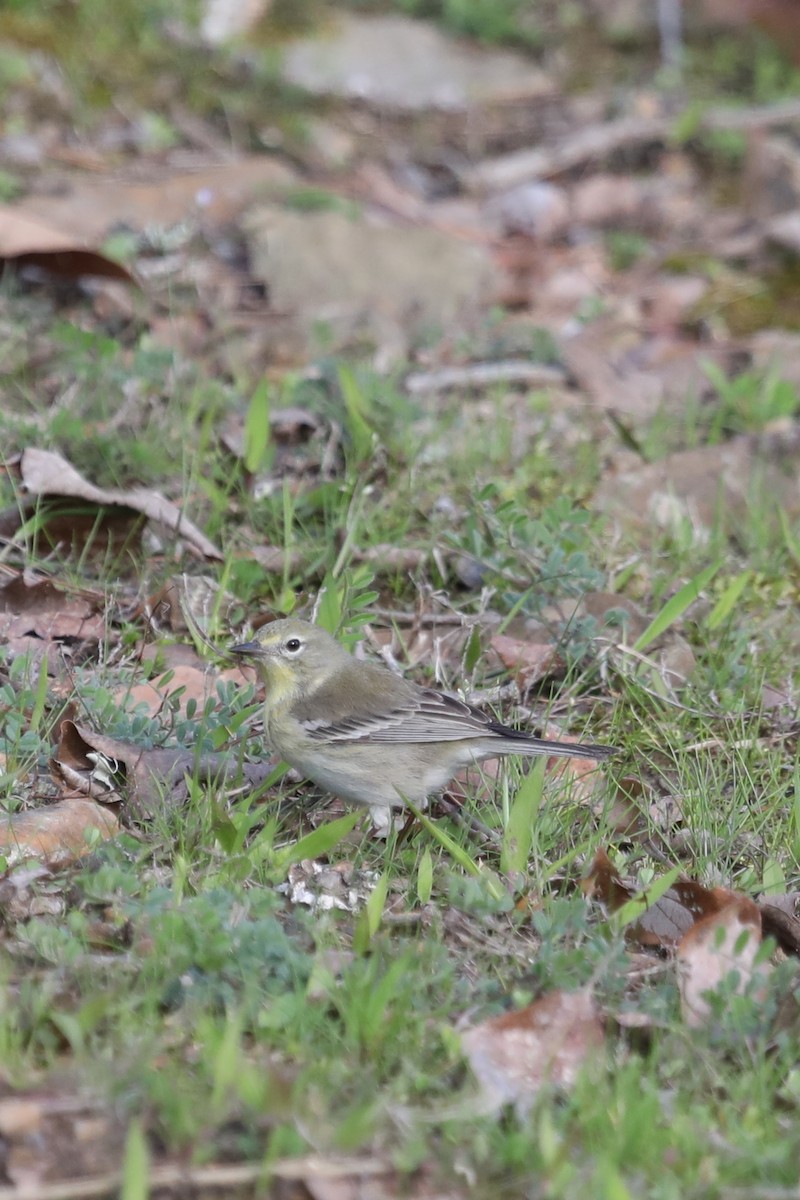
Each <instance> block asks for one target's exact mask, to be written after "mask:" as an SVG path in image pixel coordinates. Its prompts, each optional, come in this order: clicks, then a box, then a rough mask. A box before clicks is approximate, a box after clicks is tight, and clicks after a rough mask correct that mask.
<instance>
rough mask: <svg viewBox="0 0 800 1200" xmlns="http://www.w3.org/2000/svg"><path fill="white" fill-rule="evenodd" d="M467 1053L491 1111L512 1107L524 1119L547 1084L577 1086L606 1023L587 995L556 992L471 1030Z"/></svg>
mask: <svg viewBox="0 0 800 1200" xmlns="http://www.w3.org/2000/svg"><path fill="white" fill-rule="evenodd" d="M462 1042H463V1046H464V1052H465V1054H466V1056H467V1059H468V1060H469V1064H470V1066H471V1067H472V1070H473V1072H474V1074H475V1076H476V1078H477V1080H478V1083H479V1085H480V1089H481V1093H482V1096H483V1099H484V1101H485V1103H486V1107H487V1110H488V1111H496V1110H497V1109H499V1108H501V1107H502V1106H503V1105H504V1104H513V1105H514V1107H515V1108H516V1110H517V1113H518V1114H519V1115H520V1116H521V1117H522V1116H524V1115H525V1114H526V1113H527V1112H529V1111H530V1108H531V1106H532V1105H533V1102H534V1100H535V1099H536V1096H537V1095H538V1093H539V1091H540V1090H541V1088H542V1087H544V1086H545V1085H546V1084H554V1085H555V1086H556V1087H560V1088H570V1087H572V1086H573V1085H574V1083H575V1080H576V1078H577V1076H578V1072H579V1071H580V1070H581V1068H582V1067H583V1066H584V1064H585V1063H586V1062H587V1061H590V1060H591V1059H592V1058H593V1057H595V1056H597V1055H598V1054H599V1052H600V1051H601V1050H602V1047H603V1043H604V1033H603V1023H602V1021H601V1019H600V1016H599V1014H598V1011H597V1007H596V1005H595V1002H594V997H593V996H592V993H591V992H590V991H589V990H588V989H583V990H582V991H579V992H563V991H552V992H548V993H547V994H546V995H544V996H542V997H541V999H540V1000H537V1001H535V1003H533V1004H530V1005H528V1007H527V1008H523V1009H519V1010H518V1011H516V1012H511V1013H506V1014H505V1015H504V1016H502V1017H494V1018H492V1019H491V1020H489V1021H484V1022H483V1024H481V1025H476V1026H474V1028H472V1029H469V1030H467V1032H466V1033H465V1034H464V1035H463V1038H462Z"/></svg>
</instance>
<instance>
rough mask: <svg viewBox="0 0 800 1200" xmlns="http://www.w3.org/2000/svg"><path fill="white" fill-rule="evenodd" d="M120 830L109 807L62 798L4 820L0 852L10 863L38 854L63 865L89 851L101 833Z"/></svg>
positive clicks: (52, 863) (112, 833) (110, 834)
mask: <svg viewBox="0 0 800 1200" xmlns="http://www.w3.org/2000/svg"><path fill="white" fill-rule="evenodd" d="M118 832H119V822H118V820H117V818H116V817H115V816H114V814H113V813H112V812H110V811H109V810H108V809H107V808H101V807H100V805H99V804H94V803H93V802H92V801H91V800H77V799H69V800H61V801H60V802H59V803H58V804H52V805H50V806H49V807H47V808H37V809H29V810H27V811H26V812H16V813H10V814H9V815H8V817H7V818H6V819H5V820H0V855H2V856H3V857H4V858H5V860H6V862H7V863H8V864H9V866H13V865H14V864H15V863H19V862H22V861H23V860H24V859H28V858H35V859H38V860H40V861H41V862H44V863H47V864H48V865H50V866H59V867H61V866H65V865H67V864H68V863H71V862H75V860H76V859H78V858H81V857H82V856H83V855H84V854H87V853H89V851H90V850H91V849H92V848H93V847H94V844H95V841H96V840H97V838H98V837H99V838H100V839H101V840H105V839H106V838H111V837H114V836H115V835H116V834H117V833H118Z"/></svg>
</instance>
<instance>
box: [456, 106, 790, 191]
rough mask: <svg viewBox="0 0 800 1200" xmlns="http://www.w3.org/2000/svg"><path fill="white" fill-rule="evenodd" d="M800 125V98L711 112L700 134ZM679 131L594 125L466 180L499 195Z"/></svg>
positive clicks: (656, 123)
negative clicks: (500, 192)
mask: <svg viewBox="0 0 800 1200" xmlns="http://www.w3.org/2000/svg"><path fill="white" fill-rule="evenodd" d="M796 121H800V99H797V98H793V99H791V100H784V101H782V102H781V103H779V104H765V105H756V106H753V107H751V108H710V109H708V110H707V111H706V112H705V113H702V114H701V115H700V117H699V118H698V121H697V130H698V132H706V131H709V130H720V129H725V130H736V131H738V132H740V133H747V132H750V131H753V130H758V129H767V128H770V127H773V126H776V125H791V124H793V123H794V122H796ZM674 128H675V121H674V118H672V117H623V118H621V119H620V120H618V121H612V122H603V123H601V124H598V125H589V126H588V127H586V128H583V129H579V130H577V132H575V133H571V134H568V135H567V136H566V137H564V138H562V139H561V140H560V141H558V142H556V143H555V144H554V145H552V146H542V147H537V148H536V149H535V150H518V151H515V152H514V153H513V154H503V155H500V156H499V157H497V158H487V159H485V160H484V161H483V162H482V163H478V165H477V166H475V167H471V168H468V169H467V170H465V171H464V172H462V175H461V182H462V183H463V185H464V186H465V187H466V188H467V189H468V190H469V191H473V192H479V193H480V192H495V191H502V190H504V189H505V188H511V187H515V186H516V185H517V184H520V183H527V182H529V181H530V180H532V179H546V178H548V177H550V176H553V175H560V174H563V173H564V172H566V171H574V170H577V169H578V168H579V167H583V166H586V164H587V163H591V162H594V161H597V160H600V159H604V158H608V157H609V155H611V154H614V153H616V152H617V151H619V150H633V149H636V148H642V147H644V146H648V145H651V144H654V143H658V142H664V141H667V140H668V139H669V137H670V135H671V134H672V132H673V130H674Z"/></svg>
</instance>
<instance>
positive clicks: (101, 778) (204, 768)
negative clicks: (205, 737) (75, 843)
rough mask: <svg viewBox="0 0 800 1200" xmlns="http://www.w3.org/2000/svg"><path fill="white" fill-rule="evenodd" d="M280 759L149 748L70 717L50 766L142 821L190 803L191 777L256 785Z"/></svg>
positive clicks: (67, 781)
mask: <svg viewBox="0 0 800 1200" xmlns="http://www.w3.org/2000/svg"><path fill="white" fill-rule="evenodd" d="M275 762H276V760H275V759H274V758H270V759H267V760H266V761H264V762H260V763H243V764H240V763H239V762H237V760H236V758H235V756H233V755H231V754H225V753H219V754H201V755H198V754H196V752H195V751H194V750H185V749H183V748H181V747H176V748H174V749H167V748H163V747H162V748H159V749H155V750H148V749H145V747H143V746H135V745H132V744H131V743H130V742H122V741H119V740H118V739H117V738H110V737H105V736H104V735H103V734H100V733H94V731H93V730H91V729H87V728H86V726H83V725H77V724H76V723H75V722H74V721H70V720H65V721H62V722H61V725H60V726H59V744H58V746H57V748H56V751H55V753H54V755H53V757H52V759H51V760H50V769H51V771H52V773H53V776H54V778H55V779H56V782H58V783H59V784H61V786H62V787H65V788H69V789H71V790H74V791H80V792H82V793H83V794H84V795H87V796H92V797H94V798H96V799H98V800H105V802H106V803H108V802H114V803H116V802H118V801H122V810H121V813H120V816H121V819H122V820H123V821H136V822H138V821H148V820H151V819H152V818H153V817H154V816H155V815H156V814H157V813H159V812H163V811H165V809H166V810H169V809H172V808H179V807H180V806H181V805H183V804H185V803H186V800H187V799H188V787H187V782H186V780H187V777H190V778H194V779H198V780H199V781H200V782H203V783H207V784H211V783H215V782H219V781H220V780H225V781H230V782H231V785H232V786H239V785H241V784H244V785H246V786H247V787H248V788H250V789H255V788H258V787H260V786H261V784H263V783H264V781H265V780H266V779H267V778H268V776H269V775H270V773H271V772H272V770H273V768H274V767H275Z"/></svg>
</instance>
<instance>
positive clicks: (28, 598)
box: [0, 571, 107, 675]
mask: <svg viewBox="0 0 800 1200" xmlns="http://www.w3.org/2000/svg"><path fill="white" fill-rule="evenodd" d="M103 608H104V598H103V596H102V595H101V594H100V593H93V592H90V591H88V590H77V589H76V590H70V591H65V590H64V589H62V588H60V587H59V586H58V584H57V583H55V582H54V581H53V580H51V579H48V578H45V577H41V576H37V575H35V574H34V573H33V572H31V571H25V572H22V573H21V574H19V575H15V576H13V577H12V578H10V579H9V580H8V582H6V583H5V584H4V585H3V586H2V587H1V588H0V642H3V643H5V644H6V645H7V646H8V648H9V652H10V656H11V658H16V657H18V656H19V655H22V654H30V655H31V656H32V659H33V661H34V662H35V663H39V662H41V660H42V659H44V658H46V659H47V668H48V673H49V674H50V675H56V674H58V671H59V667H60V666H61V663H62V660H63V658H64V657H69V658H71V659H72V660H73V661H74V660H75V659H76V658H82V657H85V655H86V653H87V651H88V652H91V651H92V650H94V649H96V647H97V645H98V644H99V642H100V641H101V640H102V639H103V638H104V637H105V636H106V634H107V629H106V620H105V616H104V615H103Z"/></svg>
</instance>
